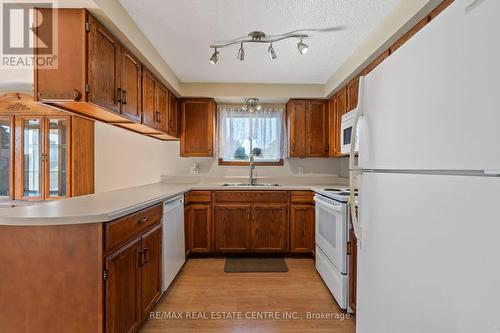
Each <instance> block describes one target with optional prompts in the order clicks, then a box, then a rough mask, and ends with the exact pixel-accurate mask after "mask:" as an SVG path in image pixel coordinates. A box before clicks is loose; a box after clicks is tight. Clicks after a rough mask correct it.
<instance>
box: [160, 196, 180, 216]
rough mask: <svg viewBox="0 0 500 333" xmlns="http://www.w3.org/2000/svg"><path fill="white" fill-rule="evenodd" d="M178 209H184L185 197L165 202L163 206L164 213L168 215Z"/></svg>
mask: <svg viewBox="0 0 500 333" xmlns="http://www.w3.org/2000/svg"><path fill="white" fill-rule="evenodd" d="M178 207H184V197H183V196H178V197H175V198H173V199H169V200H168V201H165V203H164V204H163V213H166V212H168V211H171V210H173V209H175V208H178Z"/></svg>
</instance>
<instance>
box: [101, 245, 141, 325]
mask: <svg viewBox="0 0 500 333" xmlns="http://www.w3.org/2000/svg"><path fill="white" fill-rule="evenodd" d="M141 248H142V243H141V239H140V238H137V239H135V240H133V241H132V242H130V243H128V244H127V245H125V246H124V247H122V248H120V249H119V250H118V251H116V252H115V253H113V254H112V255H110V256H108V257H107V258H106V259H105V269H106V271H107V273H106V275H107V277H106V283H105V290H106V301H105V309H106V321H105V327H106V332H109V333H112V332H133V331H135V330H136V329H137V328H138V327H139V325H140V323H141V299H140V297H141V288H140V287H141V267H140V257H141V255H140V254H141Z"/></svg>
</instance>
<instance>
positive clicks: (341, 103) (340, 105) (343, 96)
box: [333, 88, 347, 156]
mask: <svg viewBox="0 0 500 333" xmlns="http://www.w3.org/2000/svg"><path fill="white" fill-rule="evenodd" d="M335 100H336V105H335V111H336V112H335V115H334V120H333V121H334V129H333V132H334V133H335V151H334V153H333V155H334V156H342V154H341V152H340V149H341V147H340V127H341V123H342V116H343V115H344V114H345V113H346V112H347V89H346V88H343V89H341V90H340V91H339V92H337V94H336V95H335Z"/></svg>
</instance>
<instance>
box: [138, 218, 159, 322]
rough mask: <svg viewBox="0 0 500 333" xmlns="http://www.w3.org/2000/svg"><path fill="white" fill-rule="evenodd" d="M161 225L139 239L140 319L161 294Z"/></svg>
mask: <svg viewBox="0 0 500 333" xmlns="http://www.w3.org/2000/svg"><path fill="white" fill-rule="evenodd" d="M161 237H162V233H161V224H159V225H157V226H156V227H154V228H153V229H151V230H150V231H149V232H147V233H146V234H144V235H143V236H142V237H141V241H142V257H141V260H142V262H141V265H142V276H141V285H142V287H141V310H142V318H146V317H147V316H148V314H149V311H151V309H152V308H153V306H154V305H155V304H156V301H158V299H159V298H160V294H161V246H162V244H161V243H162V242H161Z"/></svg>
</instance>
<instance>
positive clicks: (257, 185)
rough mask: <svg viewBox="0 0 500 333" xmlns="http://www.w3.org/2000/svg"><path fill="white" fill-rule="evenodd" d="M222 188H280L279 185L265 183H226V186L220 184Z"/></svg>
mask: <svg viewBox="0 0 500 333" xmlns="http://www.w3.org/2000/svg"><path fill="white" fill-rule="evenodd" d="M222 186H235V187H236V186H248V187H259V186H261V187H279V186H281V185H280V184H267V183H256V184H248V183H240V184H237V183H227V184H222Z"/></svg>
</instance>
